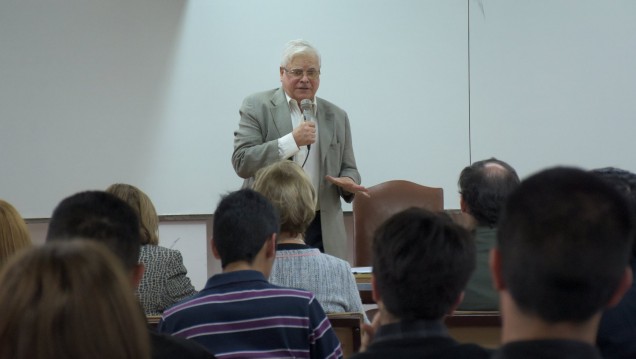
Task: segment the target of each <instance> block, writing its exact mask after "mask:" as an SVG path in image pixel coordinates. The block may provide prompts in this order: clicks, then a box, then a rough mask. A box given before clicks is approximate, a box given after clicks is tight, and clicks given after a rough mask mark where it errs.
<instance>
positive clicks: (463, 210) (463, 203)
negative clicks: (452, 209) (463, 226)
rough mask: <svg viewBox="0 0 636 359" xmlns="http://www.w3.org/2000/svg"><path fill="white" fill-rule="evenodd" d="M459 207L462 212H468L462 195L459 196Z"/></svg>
mask: <svg viewBox="0 0 636 359" xmlns="http://www.w3.org/2000/svg"><path fill="white" fill-rule="evenodd" d="M459 209H461V211H462V213H468V206H467V205H466V201H464V196H463V195H460V196H459Z"/></svg>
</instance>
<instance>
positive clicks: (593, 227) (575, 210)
mask: <svg viewBox="0 0 636 359" xmlns="http://www.w3.org/2000/svg"><path fill="white" fill-rule="evenodd" d="M497 237H498V238H497V239H498V247H499V250H500V253H501V272H502V277H503V280H504V282H505V284H506V285H507V287H508V290H509V291H510V294H511V296H512V298H513V300H514V301H515V302H516V303H517V305H518V306H519V308H520V309H521V310H522V311H524V312H526V313H528V314H532V315H536V316H538V317H540V318H542V319H543V320H545V321H547V322H550V323H555V322H560V321H568V322H577V323H578V322H583V321H586V320H588V319H589V318H590V317H591V316H592V315H594V314H595V313H596V312H598V311H599V310H601V309H602V308H603V307H604V306H605V305H606V304H607V303H608V301H609V300H610V298H611V296H612V294H613V293H614V292H615V290H616V288H617V287H618V285H619V283H620V280H621V277H622V275H623V272H624V270H625V268H626V266H627V263H628V259H629V255H630V248H631V245H632V241H633V237H634V219H633V210H632V208H631V207H630V206H629V204H628V202H627V200H626V199H625V197H624V196H622V195H621V194H620V193H619V192H618V191H617V190H616V189H614V188H613V187H612V186H610V185H609V184H608V183H606V182H605V181H603V180H602V179H601V178H599V177H598V176H596V175H594V174H592V173H589V172H586V171H583V170H580V169H574V168H564V167H557V168H552V169H548V170H545V171H542V172H540V173H538V174H536V175H533V176H531V177H529V178H528V179H526V180H525V181H523V182H522V183H521V185H520V187H519V188H518V189H517V190H515V191H514V192H513V193H512V194H511V195H510V197H509V199H508V202H507V204H506V207H505V209H504V211H503V213H502V218H501V221H500V223H499V229H498V235H497Z"/></svg>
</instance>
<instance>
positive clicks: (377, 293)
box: [371, 274, 382, 303]
mask: <svg viewBox="0 0 636 359" xmlns="http://www.w3.org/2000/svg"><path fill="white" fill-rule="evenodd" d="M371 298H372V299H373V301H374V302H376V303H379V302H380V301H381V300H382V296H381V295H380V291H379V290H378V285H377V284H376V283H375V275H374V274H371Z"/></svg>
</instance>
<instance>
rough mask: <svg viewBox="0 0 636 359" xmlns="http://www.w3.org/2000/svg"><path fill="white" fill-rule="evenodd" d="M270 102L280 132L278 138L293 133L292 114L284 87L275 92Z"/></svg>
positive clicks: (275, 124)
mask: <svg viewBox="0 0 636 359" xmlns="http://www.w3.org/2000/svg"><path fill="white" fill-rule="evenodd" d="M270 102H271V104H272V107H271V109H270V110H271V115H272V118H273V119H274V126H276V129H277V130H278V137H282V136H285V135H286V134H288V133H290V132H292V130H293V127H292V123H291V113H290V112H289V104H287V97H285V91H284V90H283V88H282V87H281V88H279V89H278V90H277V91H276V92H274V95H273V96H272V98H271V100H270Z"/></svg>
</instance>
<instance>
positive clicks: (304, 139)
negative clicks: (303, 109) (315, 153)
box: [292, 121, 316, 147]
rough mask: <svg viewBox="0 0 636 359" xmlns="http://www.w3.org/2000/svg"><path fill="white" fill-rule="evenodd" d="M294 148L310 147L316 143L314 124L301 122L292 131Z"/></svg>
mask: <svg viewBox="0 0 636 359" xmlns="http://www.w3.org/2000/svg"><path fill="white" fill-rule="evenodd" d="M292 136H294V141H296V146H298V147H300V146H306V145H311V144H313V143H314V142H316V123H314V122H311V121H303V122H301V123H300V125H298V127H296V128H294V131H292Z"/></svg>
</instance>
